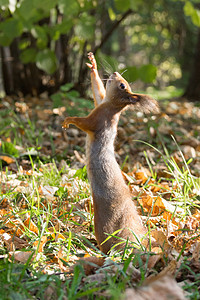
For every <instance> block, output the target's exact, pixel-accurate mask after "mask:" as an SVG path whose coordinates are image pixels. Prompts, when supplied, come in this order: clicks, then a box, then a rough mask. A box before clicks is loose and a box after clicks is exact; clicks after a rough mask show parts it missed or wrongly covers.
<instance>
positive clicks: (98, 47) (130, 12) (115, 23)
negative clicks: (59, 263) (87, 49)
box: [93, 9, 133, 54]
mask: <svg viewBox="0 0 200 300" xmlns="http://www.w3.org/2000/svg"><path fill="white" fill-rule="evenodd" d="M132 13H133V10H132V9H128V10H127V11H126V12H125V13H124V14H123V15H122V16H121V18H120V19H119V20H117V21H115V22H114V23H113V25H112V27H111V28H110V30H108V32H107V33H106V34H105V35H104V36H103V37H102V40H101V43H100V44H99V45H97V46H96V47H95V48H94V49H93V53H94V54H95V53H96V52H97V50H98V49H100V48H101V47H102V46H103V45H104V44H105V43H106V42H107V40H108V39H109V38H110V36H111V35H112V34H113V32H114V31H115V29H116V28H117V27H118V26H119V24H120V23H121V22H122V21H123V20H124V19H126V17H127V16H129V15H130V14H132Z"/></svg>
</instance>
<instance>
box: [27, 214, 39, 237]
mask: <svg viewBox="0 0 200 300" xmlns="http://www.w3.org/2000/svg"><path fill="white" fill-rule="evenodd" d="M24 225H25V226H26V227H27V228H28V229H29V230H30V231H32V232H34V233H35V234H37V235H38V233H39V230H38V227H37V226H36V225H35V223H34V222H33V221H32V220H31V219H30V217H28V218H27V219H26V220H25V221H24Z"/></svg>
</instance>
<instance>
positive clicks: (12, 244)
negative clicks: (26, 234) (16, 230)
mask: <svg viewBox="0 0 200 300" xmlns="http://www.w3.org/2000/svg"><path fill="white" fill-rule="evenodd" d="M2 240H3V241H4V243H5V244H6V247H7V249H8V251H14V250H16V249H23V248H25V247H27V246H28V243H27V242H26V241H25V240H23V239H20V238H18V237H16V236H13V235H10V234H8V233H6V232H5V233H3V234H2Z"/></svg>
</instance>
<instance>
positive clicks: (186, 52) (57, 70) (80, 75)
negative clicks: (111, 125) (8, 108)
mask: <svg viewBox="0 0 200 300" xmlns="http://www.w3.org/2000/svg"><path fill="white" fill-rule="evenodd" d="M0 4H1V8H0V49H1V60H0V65H1V73H0V77H1V95H5V94H6V95H13V94H15V95H19V96H20V95H33V96H37V95H40V94H41V93H43V92H48V95H53V97H52V99H53V101H54V107H56V106H59V101H60V98H59V97H60V96H59V95H60V94H57V92H58V91H59V90H60V89H61V90H63V91H68V90H71V89H73V90H76V91H78V92H79V94H80V95H81V96H86V95H87V90H88V89H87V87H88V85H89V79H90V77H89V70H87V67H86V65H85V62H86V61H87V53H88V52H89V51H93V52H94V54H95V55H96V58H97V61H98V67H99V70H100V73H101V77H102V78H103V79H106V78H107V77H108V75H110V74H111V73H112V72H113V71H118V72H120V73H121V74H122V73H123V76H124V77H125V78H126V79H127V80H128V81H129V82H131V83H132V88H133V89H134V90H137V91H139V90H145V91H147V92H148V93H153V94H156V91H159V92H160V93H162V92H163V95H164V96H166V97H168V98H169V97H171V96H181V95H184V96H185V97H186V98H188V99H190V100H192V101H197V100H199V99H200V1H199V0H189V1H186V0H149V1H144V0H42V1H41V0H0Z"/></svg>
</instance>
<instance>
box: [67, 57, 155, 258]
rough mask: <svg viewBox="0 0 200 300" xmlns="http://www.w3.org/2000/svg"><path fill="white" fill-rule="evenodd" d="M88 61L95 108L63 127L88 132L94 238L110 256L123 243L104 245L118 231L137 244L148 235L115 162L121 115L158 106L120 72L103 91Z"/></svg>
mask: <svg viewBox="0 0 200 300" xmlns="http://www.w3.org/2000/svg"><path fill="white" fill-rule="evenodd" d="M89 59H90V60H91V62H92V65H89V67H90V68H91V81H92V87H93V94H94V99H95V106H96V107H95V109H94V110H93V111H92V112H91V113H90V114H89V115H88V116H87V117H84V118H79V117H68V118H66V119H65V121H64V123H63V127H65V128H66V127H68V125H69V124H74V125H76V126H77V127H78V128H80V129H81V130H83V131H85V132H87V143H86V159H87V162H86V165H87V171H88V178H89V181H90V184H91V190H92V197H93V203H94V225H95V235H96V239H97V242H98V245H99V247H100V249H101V251H103V252H104V253H107V252H108V251H109V250H110V249H111V248H112V246H113V245H114V244H116V243H119V242H120V240H119V239H117V238H114V237H111V238H110V239H108V240H107V241H106V242H105V243H104V241H105V239H106V238H108V236H109V235H112V234H113V233H115V232H116V231H117V233H116V236H117V237H118V238H122V239H124V240H126V239H127V238H129V240H131V241H133V242H136V243H137V242H138V241H141V240H142V238H143V236H144V235H145V233H146V229H145V227H144V226H143V225H142V222H141V220H140V217H139V215H138V213H137V210H136V207H135V205H134V203H133V201H132V197H131V194H130V191H129V188H128V186H127V185H126V183H125V181H124V179H123V175H122V172H121V169H120V167H119V165H118V163H117V161H116V159H115V154H114V140H115V137H116V134H117V125H118V122H119V117H120V114H121V112H122V111H123V110H124V109H126V108H127V107H128V106H129V105H130V106H133V107H134V108H135V109H137V110H140V111H144V112H150V111H153V112H157V111H158V106H157V102H156V101H155V100H154V99H152V98H151V97H149V96H147V95H143V94H135V93H132V91H131V88H130V86H129V84H128V83H127V81H126V80H125V79H124V78H123V77H122V76H121V75H120V74H119V73H117V72H115V73H113V74H112V75H111V76H110V78H109V80H108V81H107V85H106V90H104V87H103V84H102V81H101V79H100V78H99V76H98V72H97V68H96V62H95V59H94V57H93V55H92V54H89ZM119 247H120V246H119ZM121 247H122V246H121Z"/></svg>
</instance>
